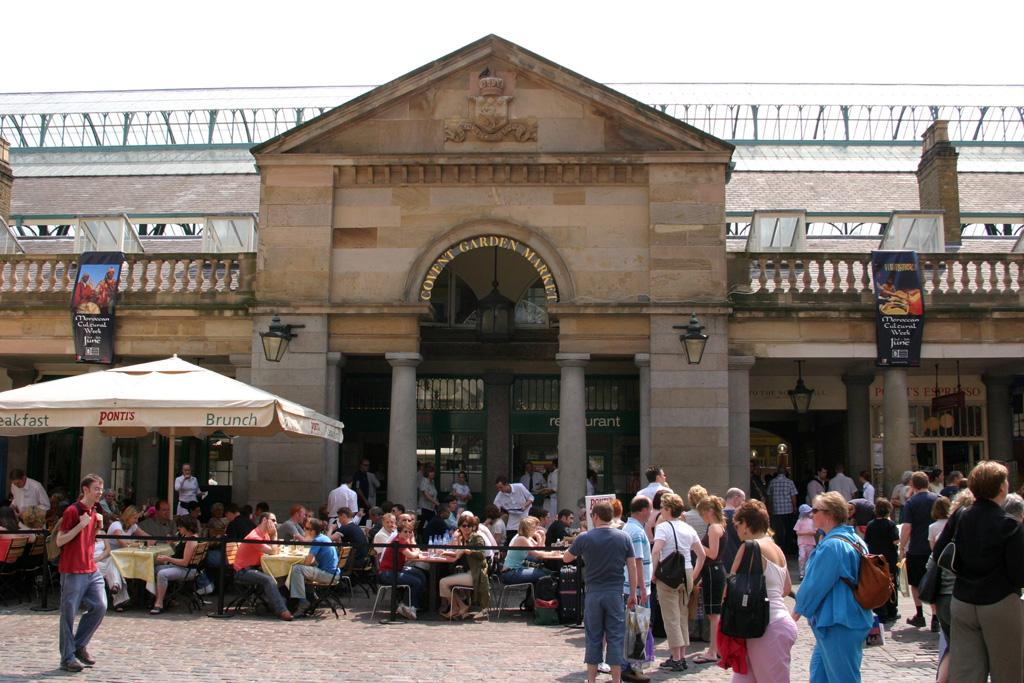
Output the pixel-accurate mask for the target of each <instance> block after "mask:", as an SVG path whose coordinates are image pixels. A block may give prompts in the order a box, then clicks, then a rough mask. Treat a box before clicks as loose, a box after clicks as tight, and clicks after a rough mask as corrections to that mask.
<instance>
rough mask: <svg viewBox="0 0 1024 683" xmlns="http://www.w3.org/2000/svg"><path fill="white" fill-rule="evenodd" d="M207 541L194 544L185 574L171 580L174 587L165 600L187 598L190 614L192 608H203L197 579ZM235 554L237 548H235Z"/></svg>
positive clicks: (204, 556) (207, 547)
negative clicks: (194, 547)
mask: <svg viewBox="0 0 1024 683" xmlns="http://www.w3.org/2000/svg"><path fill="white" fill-rule="evenodd" d="M209 545H210V544H209V542H207V541H203V542H201V543H197V544H196V550H195V552H194V553H193V554H192V561H191V562H190V563H189V564H188V566H187V567H186V572H185V576H184V577H182V578H181V579H179V580H177V581H172V582H171V583H173V584H174V585H175V586H176V588H175V589H174V590H173V591H171V592H170V593H169V594H168V595H167V598H166V600H167V602H169V603H170V602H174V601H175V599H177V598H179V597H181V598H185V599H187V600H188V613H189V614H192V609H193V608H195V609H198V610H201V609H203V605H204V604H205V603H204V602H203V598H202V596H201V595H199V590H198V588H199V587H198V585H197V582H198V579H199V574H200V572H202V571H203V570H202V567H201V566H200V565H202V563H203V560H205V559H206V551H207V550H208V549H209ZM235 552H236V554H237V552H238V551H237V549H236V551H235Z"/></svg>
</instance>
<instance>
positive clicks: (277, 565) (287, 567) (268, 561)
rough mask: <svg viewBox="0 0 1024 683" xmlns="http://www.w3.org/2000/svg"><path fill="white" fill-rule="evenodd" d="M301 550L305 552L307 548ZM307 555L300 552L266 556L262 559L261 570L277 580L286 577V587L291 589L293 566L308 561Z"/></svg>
mask: <svg viewBox="0 0 1024 683" xmlns="http://www.w3.org/2000/svg"><path fill="white" fill-rule="evenodd" d="M300 550H305V548H300ZM307 554H308V553H306V552H303V553H301V554H300V553H299V552H298V551H295V552H294V553H290V552H285V553H280V554H278V555H264V556H263V557H262V558H260V568H261V569H262V570H263V573H265V574H270V575H271V576H273V577H274V578H275V579H280V578H282V577H284V579H285V582H284V585H285V586H288V588H291V585H290V580H289V579H290V578H291V577H290V572H291V570H292V566H293V565H296V564H299V563H300V562H302V561H303V560H304V559H306V555H307Z"/></svg>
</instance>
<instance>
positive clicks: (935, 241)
mask: <svg viewBox="0 0 1024 683" xmlns="http://www.w3.org/2000/svg"><path fill="white" fill-rule="evenodd" d="M942 230H943V228H942V214H941V213H929V212H927V211H900V212H893V214H892V215H891V216H890V217H889V224H888V225H887V226H886V229H885V232H884V233H883V234H882V243H881V245H880V247H879V248H880V249H912V250H913V251H916V252H919V253H922V254H940V253H942V252H944V251H945V250H946V241H945V238H944V233H943V231H942Z"/></svg>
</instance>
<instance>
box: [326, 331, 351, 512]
mask: <svg viewBox="0 0 1024 683" xmlns="http://www.w3.org/2000/svg"><path fill="white" fill-rule="evenodd" d="M326 355H327V368H326V370H327V374H326V376H325V377H324V415H326V416H328V417H333V418H334V419H335V420H337V419H338V417H339V416H340V415H341V368H342V366H344V365H345V356H343V355H342V354H341V353H338V352H337V351H328V352H327V354H326ZM323 442H324V476H323V483H322V484H321V486H320V489H321V495H320V498H321V499H322V500H325V501H326V500H327V494H328V493H330V492H331V490H332V489H335V488H337V487H338V483H337V482H338V460H339V459H340V457H341V444H339V443H335V442H333V441H331V440H329V439H324V440H323Z"/></svg>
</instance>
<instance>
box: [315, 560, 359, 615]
mask: <svg viewBox="0 0 1024 683" xmlns="http://www.w3.org/2000/svg"><path fill="white" fill-rule="evenodd" d="M338 550H339V552H338V569H339V570H340V571H339V572H338V573H337V574H335V575H334V576H333V577H332V578H331V580H330V582H328V583H320V582H319V581H307V582H306V588H307V589H312V594H311V595H310V601H309V610H308V612H307V613H308V614H313V613H314V612H316V610H317V609H318V608H320V607H321V606H322V605H326V606H327V607H329V608H330V610H331V612H332V613H334V618H335V619H339V618H340V617H339V616H338V610H339V609H340V610H341V611H342V613H343V614H344V615H346V616H348V610H346V609H345V605H344V603H342V594H341V591H342V590H346V587H347V590H348V592H349V595H351V594H352V581H351V579H350V578H349V577H348V576H346V575H345V568H349V567H350V565H351V564H352V559H353V558H354V557H355V555H354V554H353V553H352V546H342V547H341V548H339V549H338Z"/></svg>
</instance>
